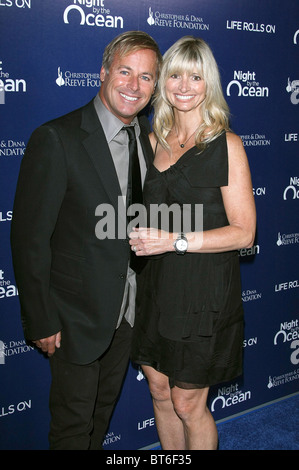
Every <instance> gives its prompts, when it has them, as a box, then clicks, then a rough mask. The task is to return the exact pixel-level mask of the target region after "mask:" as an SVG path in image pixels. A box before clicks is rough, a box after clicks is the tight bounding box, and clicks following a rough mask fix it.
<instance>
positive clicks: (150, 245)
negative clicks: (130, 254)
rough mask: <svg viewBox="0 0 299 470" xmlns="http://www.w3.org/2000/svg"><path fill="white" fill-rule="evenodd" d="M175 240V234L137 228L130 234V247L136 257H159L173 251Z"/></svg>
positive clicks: (154, 229)
mask: <svg viewBox="0 0 299 470" xmlns="http://www.w3.org/2000/svg"><path fill="white" fill-rule="evenodd" d="M176 238H177V234H175V233H169V232H166V231H165V230H159V229H156V228H144V227H138V228H134V229H133V232H131V233H130V245H131V249H132V250H133V251H135V253H136V255H137V256H149V255H159V254H161V253H166V252H167V251H174V247H173V243H174V241H175V240H176Z"/></svg>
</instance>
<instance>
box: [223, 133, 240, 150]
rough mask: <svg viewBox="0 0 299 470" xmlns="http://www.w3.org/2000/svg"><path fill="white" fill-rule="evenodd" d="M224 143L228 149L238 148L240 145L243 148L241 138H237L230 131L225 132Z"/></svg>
mask: <svg viewBox="0 0 299 470" xmlns="http://www.w3.org/2000/svg"><path fill="white" fill-rule="evenodd" d="M226 142H227V146H228V147H239V146H240V145H242V147H243V142H242V139H241V137H239V136H238V135H237V134H235V133H234V132H233V131H230V130H229V131H226Z"/></svg>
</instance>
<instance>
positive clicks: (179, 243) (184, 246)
mask: <svg viewBox="0 0 299 470" xmlns="http://www.w3.org/2000/svg"><path fill="white" fill-rule="evenodd" d="M176 248H177V249H178V250H179V251H186V250H187V248H188V243H187V242H186V240H182V239H181V240H178V241H177V242H176Z"/></svg>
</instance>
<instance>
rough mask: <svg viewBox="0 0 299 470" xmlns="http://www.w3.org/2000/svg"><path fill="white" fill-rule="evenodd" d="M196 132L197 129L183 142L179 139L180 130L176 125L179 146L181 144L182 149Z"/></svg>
mask: <svg viewBox="0 0 299 470" xmlns="http://www.w3.org/2000/svg"><path fill="white" fill-rule="evenodd" d="M195 132H196V129H195V131H194V132H192V134H191V135H190V136H189V137H188V139H187V140H186V141H185V142H184V143H183V144H181V142H180V141H179V136H178V131H177V129H176V127H175V133H176V138H177V139H178V143H179V146H180V147H181V148H182V149H183V148H184V147H185V145H186V143H187V142H188V140H190V139H191V137H192V136H193V135H194V134H195Z"/></svg>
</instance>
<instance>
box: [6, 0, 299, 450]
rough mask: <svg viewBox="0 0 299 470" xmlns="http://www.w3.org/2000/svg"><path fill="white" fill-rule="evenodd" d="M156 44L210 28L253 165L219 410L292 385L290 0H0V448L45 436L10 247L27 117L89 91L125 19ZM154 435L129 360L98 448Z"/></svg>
mask: <svg viewBox="0 0 299 470" xmlns="http://www.w3.org/2000/svg"><path fill="white" fill-rule="evenodd" d="M136 29H138V30H143V31H146V32H148V33H149V34H150V35H152V36H153V37H154V38H155V39H156V41H157V42H158V44H159V45H160V48H161V52H162V53H164V52H165V51H166V49H168V47H169V46H170V45H171V44H172V43H173V42H174V41H176V40H177V39H178V38H180V37H181V36H184V35H189V34H192V35H195V36H200V37H202V38H203V39H205V40H206V41H207V42H208V43H209V44H210V46H211V47H212V49H213V51H214V54H215V57H216V59H217V62H218V64H219V68H220V72H221V77H222V85H223V89H224V94H225V96H226V98H227V101H228V103H229V106H230V109H231V114H232V119H231V126H232V128H233V130H234V131H235V132H236V133H237V134H239V135H240V136H241V138H242V140H243V143H244V147H245V149H246V152H247V155H248V158H249V163H250V166H251V171H252V179H253V187H254V195H255V200H256V206H257V214H258V224H257V236H256V240H255V243H254V246H253V247H252V248H250V249H244V250H241V251H240V261H241V270H242V282H243V286H242V299H243V303H244V307H245V320H246V326H245V339H244V377H243V378H242V379H240V380H235V381H233V382H230V383H226V384H222V385H221V386H216V387H214V388H213V389H211V391H210V398H209V406H210V408H211V411H212V413H213V415H214V418H215V420H216V421H219V420H223V419H225V418H227V417H230V416H233V415H236V414H239V413H244V412H246V410H249V409H252V408H254V407H257V406H261V405H263V404H265V403H269V402H271V401H274V400H278V399H280V398H283V397H285V396H288V395H291V394H294V393H297V392H298V389H299V387H298V384H299V321H298V317H299V315H298V312H299V301H298V300H299V295H298V294H299V273H298V261H299V257H298V252H299V217H298V207H299V157H298V143H299V126H298V123H299V120H298V114H299V60H298V59H299V2H298V0H285V1H281V0H242V1H239V0H184V1H182V0H126V1H123V0H0V34H1V42H0V115H1V125H0V176H1V186H0V230H1V243H0V449H20V450H21V449H47V448H48V440H47V434H48V424H49V411H48V392H49V385H50V374H49V364H48V360H47V359H46V358H45V357H43V355H42V354H41V353H40V352H39V351H37V350H35V349H34V348H33V347H32V346H31V345H29V344H26V342H25V340H24V336H23V332H22V328H21V322H20V313H19V302H18V291H17V288H16V286H15V280H14V274H13V269H12V263H11V254H10V242H9V234H10V225H11V219H12V217H13V213H12V207H13V200H14V193H15V187H16V182H17V177H18V172H19V167H20V162H21V160H22V157H23V155H24V151H25V149H26V144H27V142H28V139H29V136H30V134H31V133H32V131H33V130H34V129H35V128H36V127H37V126H39V125H40V124H42V123H43V122H45V121H48V120H49V119H52V118H54V117H57V116H59V115H62V114H64V113H66V112H68V111H71V110H72V109H75V108H77V107H79V106H81V105H83V104H85V103H87V102H88V101H89V100H90V99H92V97H93V96H95V94H96V93H97V90H98V88H99V86H100V80H99V71H100V66H101V59H102V53H103V50H104V47H105V45H106V44H107V43H108V42H109V41H110V40H111V39H112V38H114V37H115V36H116V35H118V34H119V33H121V32H123V31H126V30H136ZM157 441H158V436H157V432H156V428H155V420H154V415H153V409H152V403H151V398H150V395H149V391H148V386H147V383H146V381H145V379H144V377H143V375H142V373H141V371H140V370H138V369H137V368H136V367H134V365H130V367H129V370H128V374H127V377H126V380H125V383H124V387H123V390H122V394H121V397H120V401H119V403H118V405H117V408H116V410H115V413H114V415H113V418H112V421H111V425H110V428H109V432H108V433H107V435H106V438H105V442H104V448H105V449H107V450H116V449H122V450H131V449H139V448H143V447H146V446H150V445H152V444H153V443H155V442H157Z"/></svg>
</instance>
